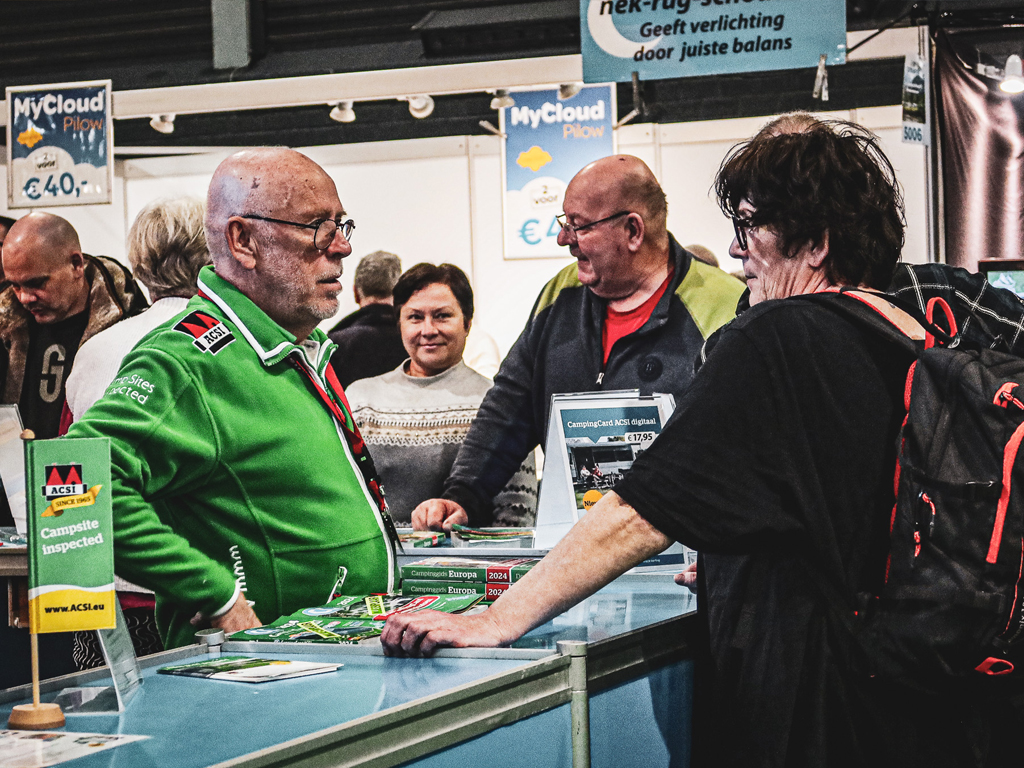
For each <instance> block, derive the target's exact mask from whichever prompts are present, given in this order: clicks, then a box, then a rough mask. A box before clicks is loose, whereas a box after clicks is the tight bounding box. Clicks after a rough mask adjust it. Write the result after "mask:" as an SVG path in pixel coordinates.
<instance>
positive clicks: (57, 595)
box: [25, 438, 116, 633]
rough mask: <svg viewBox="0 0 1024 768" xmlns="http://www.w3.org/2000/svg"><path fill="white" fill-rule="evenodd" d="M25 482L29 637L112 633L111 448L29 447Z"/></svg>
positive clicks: (101, 442) (74, 444) (92, 442)
mask: <svg viewBox="0 0 1024 768" xmlns="http://www.w3.org/2000/svg"><path fill="white" fill-rule="evenodd" d="M25 475H26V478H27V489H26V495H27V497H28V521H29V524H28V545H29V569H28V570H29V575H28V597H29V602H28V606H29V613H30V619H31V624H30V626H31V629H32V632H36V633H39V632H70V631H73V630H85V629H110V628H112V627H114V624H115V621H116V615H115V609H114V600H115V599H116V595H115V592H114V530H113V520H112V512H111V504H110V441H109V440H107V439H106V438H88V439H80V440H70V439H61V440H31V441H28V442H27V443H26V444H25Z"/></svg>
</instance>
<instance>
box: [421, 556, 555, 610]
mask: <svg viewBox="0 0 1024 768" xmlns="http://www.w3.org/2000/svg"><path fill="white" fill-rule="evenodd" d="M539 562H540V559H539V558H536V557H514V558H509V559H507V560H474V559H471V558H468V557H428V558H425V559H423V560H417V561H416V562H415V563H409V564H408V565H403V566H402V594H403V595H476V596H478V597H481V598H483V600H484V601H487V602H490V601H492V600H496V599H497V598H498V596H499V595H501V593H502V592H504V591H505V590H506V589H508V588H509V587H510V586H511V585H512V584H515V583H516V582H517V581H519V579H521V578H522V577H523V576H525V575H526V574H527V573H529V571H530V569H531V568H533V566H535V565H536V564H537V563H539Z"/></svg>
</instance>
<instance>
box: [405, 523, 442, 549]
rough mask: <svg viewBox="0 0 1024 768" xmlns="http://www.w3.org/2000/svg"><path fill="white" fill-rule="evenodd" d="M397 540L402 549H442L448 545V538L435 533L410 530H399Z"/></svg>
mask: <svg viewBox="0 0 1024 768" xmlns="http://www.w3.org/2000/svg"><path fill="white" fill-rule="evenodd" d="M398 540H399V541H400V542H402V546H403V547H443V546H446V545H447V543H448V537H447V536H445V534H443V533H438V532H436V531H414V530H412V529H411V528H410V529H405V528H400V529H399V530H398Z"/></svg>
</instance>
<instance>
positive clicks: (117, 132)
mask: <svg viewBox="0 0 1024 768" xmlns="http://www.w3.org/2000/svg"><path fill="white" fill-rule="evenodd" d="M828 72H829V93H830V95H831V100H830V101H827V102H820V101H816V100H814V99H812V98H811V90H812V88H813V87H814V75H815V69H814V68H813V67H811V68H808V69H792V70H783V71H772V72H749V73H744V74H737V75H716V76H711V77H694V78H679V79H675V80H651V81H647V82H645V83H643V84H642V87H643V89H644V100H645V102H646V103H647V105H648V107H649V110H650V111H649V114H648V117H647V121H650V122H661V123H675V122H689V121H693V120H717V119H723V118H732V117H753V116H760V115H771V114H777V113H779V112H787V111H790V110H794V109H807V110H810V111H816V110H826V109H829V110H837V109H852V108H855V107H876V106H888V105H893V104H899V103H900V99H901V94H902V90H901V89H902V82H903V59H901V58H898V59H872V60H868V61H858V62H851V63H849V64H845V65H843V66H836V67H829V70H828ZM618 88H619V90H618V104H619V117H620V118H621V117H623V116H624V115H625V114H626V113H628V112H629V111H630V110H631V109H632V106H633V102H632V91H631V88H632V86H631V85H630V84H629V83H620V84H619V86H618ZM434 102H435V105H436V106H435V108H434V113H433V114H432V115H431V116H430V117H428V118H425V119H423V120H417V119H415V118H413V117H412V116H411V115H410V114H409V110H408V107H407V105H406V104H405V103H404V102H399V101H390V100H389V101H368V102H357V103H356V104H355V110H356V121H355V122H353V123H336V122H334V121H333V120H331V119H330V118H329V117H328V112H329V109H328V108H327V106H326V105H325V106H315V107H301V108H294V109H261V110H250V111H246V112H233V113H213V114H205V115H179V116H178V118H177V119H176V120H175V130H174V133H173V134H170V135H163V134H158V133H156V132H155V131H154V130H153V129H152V128H150V127H149V121H148V120H144V119H139V120H118V121H117V122H116V123H115V124H114V141H115V146H140V147H175V146H263V145H277V144H285V145H288V146H320V145H327V144H349V143H357V142H366V141H380V140H383V139H418V138H432V137H437V136H467V135H479V134H484V133H486V131H484V130H483V129H482V128H481V127H480V125H479V121H480V120H489V121H491V122H492V123H496V122H497V113H496V112H495V111H494V110H492V109H491V108H490V96H489V95H488V94H479V93H476V94H462V95H458V96H436V97H434Z"/></svg>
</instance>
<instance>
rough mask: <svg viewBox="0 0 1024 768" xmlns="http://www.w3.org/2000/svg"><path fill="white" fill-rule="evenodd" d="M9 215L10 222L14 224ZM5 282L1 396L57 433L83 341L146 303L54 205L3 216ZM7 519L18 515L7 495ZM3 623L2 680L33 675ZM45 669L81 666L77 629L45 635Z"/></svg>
mask: <svg viewBox="0 0 1024 768" xmlns="http://www.w3.org/2000/svg"><path fill="white" fill-rule="evenodd" d="M7 222H11V223H10V224H9V230H8V229H7ZM2 228H3V230H4V232H5V236H4V237H3V238H2V239H3V250H2V257H0V258H2V262H0V263H2V264H3V267H4V272H5V273H6V281H5V282H4V283H3V285H2V286H0V385H2V390H0V402H3V403H7V404H15V405H18V407H19V410H20V412H21V418H22V423H23V424H24V426H25V427H27V428H28V429H31V430H32V431H33V432H34V433H35V435H36V437H37V438H52V437H57V435H58V434H59V432H60V426H61V416H62V414H63V411H64V383H65V378H66V376H67V374H68V371H69V369H70V368H71V367H72V364H73V363H74V362H75V355H76V353H77V351H78V348H79V345H80V344H81V343H82V342H84V341H86V340H88V339H89V338H90V337H92V336H94V335H96V334H97V333H99V332H100V331H102V330H103V329H104V328H108V327H109V326H111V325H113V324H114V323H116V322H118V321H120V320H121V319H123V318H125V317H130V316H132V315H134V314H137V313H138V312H139V311H141V310H142V309H143V308H144V307H145V306H146V300H145V298H144V297H143V295H142V291H141V289H140V288H139V286H138V285H137V284H136V283H135V280H134V279H133V278H132V275H131V273H130V272H129V271H128V269H127V268H125V267H124V266H122V265H121V264H119V263H118V262H116V261H114V260H113V259H108V258H106V257H103V256H87V255H86V254H84V253H82V247H81V244H80V243H79V239H78V233H77V232H76V231H75V229H74V227H72V226H71V224H70V223H69V222H68V221H66V220H65V219H63V218H61V217H60V216H54V215H53V214H50V213H30V214H28V215H27V216H24V217H22V218H21V219H18V220H17V221H13V222H12V221H11V220H10V219H4V222H3V225H2ZM3 506H4V510H3V512H4V513H5V514H4V513H0V520H2V521H3V522H4V523H7V524H13V523H14V522H15V521H14V519H13V516H11V515H10V511H9V508H7V506H6V497H5V498H4V504H3ZM3 624H4V626H3V628H2V629H0V658H2V659H3V661H2V662H0V687H4V686H13V685H20V684H21V683H25V682H28V680H29V679H30V666H29V642H28V634H27V633H26V632H22V631H19V630H15V629H11V628H9V627H7V626H6V622H3ZM40 645H41V650H42V653H41V657H42V661H41V663H42V667H43V669H42V672H43V676H44V677H52V676H56V675H63V674H67V673H70V672H73V671H75V666H74V661H73V658H72V648H73V635H72V634H71V633H64V632H58V633H52V634H49V633H48V634H46V635H42V636H41V639H40Z"/></svg>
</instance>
